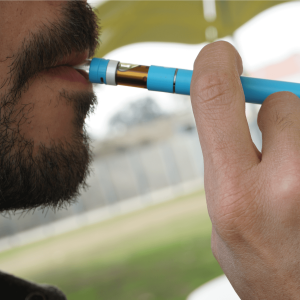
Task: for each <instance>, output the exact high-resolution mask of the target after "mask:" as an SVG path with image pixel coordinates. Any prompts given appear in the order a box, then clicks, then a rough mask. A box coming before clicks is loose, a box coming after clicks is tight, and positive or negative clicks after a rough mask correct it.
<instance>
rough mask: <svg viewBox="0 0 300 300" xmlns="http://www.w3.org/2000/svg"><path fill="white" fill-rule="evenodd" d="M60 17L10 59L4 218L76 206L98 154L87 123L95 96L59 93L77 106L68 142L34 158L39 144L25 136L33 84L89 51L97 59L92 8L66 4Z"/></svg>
mask: <svg viewBox="0 0 300 300" xmlns="http://www.w3.org/2000/svg"><path fill="white" fill-rule="evenodd" d="M59 15H60V18H59V19H57V20H55V21H54V22H52V23H50V24H48V25H47V26H46V25H45V24H43V26H42V27H41V28H40V30H39V31H38V33H30V34H29V35H28V37H27V38H26V39H24V42H23V43H22V47H20V49H18V51H17V54H16V55H13V56H12V57H8V58H7V59H9V60H11V64H10V72H9V73H8V74H10V75H9V77H7V78H6V80H5V81H4V82H3V83H2V84H1V83H0V91H1V88H3V87H5V86H6V87H8V89H7V90H8V92H7V93H6V94H4V95H2V94H0V212H4V211H8V210H13V211H16V210H19V209H20V210H30V209H35V208H37V207H41V208H45V207H50V208H52V209H54V210H56V209H59V208H61V207H65V206H66V205H67V204H71V203H73V202H74V201H75V200H76V197H77V196H78V195H79V191H80V190H81V189H84V188H86V187H87V184H86V179H87V177H88V175H89V166H90V163H91V160H92V153H91V150H90V148H89V138H88V135H87V133H86V129H85V127H84V120H85V117H86V116H87V115H89V113H91V112H93V109H94V106H95V105H96V102H97V101H96V96H95V94H94V93H93V92H72V93H68V92H67V91H66V90H63V91H62V92H60V93H59V98H58V99H59V101H64V102H65V103H68V105H71V107H72V109H73V111H74V114H75V117H74V118H73V121H72V123H73V124H72V125H73V130H72V134H71V136H69V137H68V139H65V140H60V141H51V143H50V145H48V146H46V145H44V144H42V143H41V144H40V145H39V147H38V150H37V151H36V152H34V151H33V149H34V141H33V140H32V139H31V140H30V139H26V138H25V136H24V134H22V133H21V132H22V124H24V123H25V122H26V121H28V118H29V115H28V110H26V109H25V107H24V106H23V107H22V108H20V106H18V103H19V100H20V98H21V97H22V95H23V93H24V92H26V91H27V90H28V89H29V80H31V79H35V78H37V77H38V74H39V73H40V72H41V71H43V70H45V69H46V68H50V67H53V66H55V63H56V62H57V61H59V60H60V59H62V58H63V57H65V56H68V55H70V54H71V53H72V52H74V51H76V52H79V53H80V52H83V51H85V50H86V49H87V48H89V49H90V57H91V56H93V55H94V52H95V49H96V48H97V46H98V45H99V42H98V36H99V26H98V23H97V22H98V19H97V17H96V15H95V13H94V12H93V11H92V9H91V7H90V6H89V5H88V4H86V3H83V2H80V1H69V2H66V3H64V4H63V7H62V8H61V10H60V12H59ZM28 105H30V103H28Z"/></svg>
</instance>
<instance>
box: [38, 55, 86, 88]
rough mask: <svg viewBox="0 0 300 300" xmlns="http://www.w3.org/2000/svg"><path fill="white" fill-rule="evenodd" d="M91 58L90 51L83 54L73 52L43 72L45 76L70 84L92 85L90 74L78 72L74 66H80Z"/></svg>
mask: <svg viewBox="0 0 300 300" xmlns="http://www.w3.org/2000/svg"><path fill="white" fill-rule="evenodd" d="M88 57H89V50H86V51H85V52H82V53H77V52H73V53H71V55H70V56H68V57H64V58H63V59H62V60H60V61H58V62H56V63H55V65H54V66H52V67H50V68H47V69H45V70H44V71H42V74H43V75H48V76H51V77H55V78H59V79H61V80H66V81H69V82H77V83H82V84H85V85H89V84H91V82H90V81H89V74H88V73H87V72H85V71H84V70H76V69H74V68H73V66H76V65H80V64H82V63H84V62H85V61H86V59H87V58H88Z"/></svg>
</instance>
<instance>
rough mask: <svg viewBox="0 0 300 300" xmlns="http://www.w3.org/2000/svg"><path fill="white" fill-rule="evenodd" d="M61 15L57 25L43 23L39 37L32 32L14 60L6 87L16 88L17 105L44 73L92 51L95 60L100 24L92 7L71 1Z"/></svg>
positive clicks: (64, 5) (65, 4) (56, 21)
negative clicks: (67, 58) (76, 54)
mask: <svg viewBox="0 0 300 300" xmlns="http://www.w3.org/2000/svg"><path fill="white" fill-rule="evenodd" d="M57 15H59V16H60V17H59V18H56V19H55V20H54V21H51V22H49V23H47V24H45V23H44V22H43V23H42V25H41V26H40V29H39V31H38V32H37V33H33V32H30V34H29V36H27V37H26V38H25V39H24V40H23V42H22V46H21V47H20V49H18V51H17V54H16V55H15V56H13V57H10V59H12V63H11V64H10V66H9V68H10V71H9V72H8V78H7V82H6V83H8V84H12V88H11V90H10V95H11V96H12V97H13V99H15V101H16V100H17V99H19V98H20V97H21V95H22V93H23V92H25V91H26V90H27V89H28V88H29V81H30V80H31V79H34V78H36V77H37V76H38V74H39V73H40V72H41V71H43V70H45V69H47V68H51V67H54V66H55V64H56V63H57V62H58V61H60V60H62V59H63V58H64V57H68V56H70V55H71V53H74V52H76V53H82V52H84V51H86V50H89V57H92V56H94V54H95V52H96V49H97V47H98V46H99V45H100V42H99V36H100V30H101V27H100V20H99V19H98V17H97V15H96V14H95V12H94V11H93V10H92V8H91V6H90V5H89V4H87V3H84V2H81V1H67V2H65V3H63V4H62V6H61V8H60V13H59V14H57ZM10 104H15V103H10Z"/></svg>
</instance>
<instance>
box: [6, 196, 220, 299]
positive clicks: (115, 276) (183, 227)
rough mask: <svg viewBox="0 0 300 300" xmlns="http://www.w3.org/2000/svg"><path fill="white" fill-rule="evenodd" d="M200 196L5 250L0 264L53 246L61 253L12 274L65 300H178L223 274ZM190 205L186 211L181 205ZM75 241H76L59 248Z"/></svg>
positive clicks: (182, 199) (181, 199) (184, 206)
mask: <svg viewBox="0 0 300 300" xmlns="http://www.w3.org/2000/svg"><path fill="white" fill-rule="evenodd" d="M201 198H202V200H201V201H202V202H203V193H198V194H196V195H193V196H190V197H185V198H180V199H176V200H174V201H171V202H168V203H164V204H161V205H157V206H154V207H151V208H147V209H145V210H143V211H139V212H135V213H132V214H129V215H126V216H122V217H118V218H115V219H113V220H109V221H107V222H103V223H100V224H96V225H93V226H90V227H86V228H83V229H80V230H78V231H74V232H72V233H69V234H64V235H62V236H60V237H55V238H52V239H50V240H49V241H43V242H39V243H36V244H33V245H29V246H26V247H22V248H19V249H14V250H13V251H8V252H6V253H3V254H0V267H1V260H5V261H6V262H7V260H11V263H12V265H13V262H14V260H16V259H20V258H22V253H25V252H32V251H38V252H37V253H39V252H40V251H44V253H46V251H47V249H49V247H54V249H56V248H57V249H59V250H60V251H65V253H64V256H62V257H63V259H61V260H58V261H56V262H53V263H51V262H52V260H50V259H48V257H47V255H51V253H50V254H49V253H48V254H45V264H44V265H43V264H41V263H40V264H39V266H33V268H30V269H28V270H26V269H23V270H22V271H21V270H20V271H18V269H17V268H16V269H15V270H16V272H14V273H15V274H16V273H17V274H16V275H17V276H23V278H24V277H25V278H27V279H30V280H34V281H36V282H41V283H42V282H47V283H50V284H53V285H56V286H58V287H59V288H60V289H62V290H63V291H64V293H65V294H66V295H67V298H68V300H100V299H103V300H118V299H120V300H121V299H122V300H133V299H136V300H154V299H155V300H168V299H170V300H179V299H181V300H184V299H186V297H187V295H188V294H189V293H190V292H191V291H192V290H194V289H195V288H197V287H199V286H200V285H201V284H203V283H205V282H207V281H209V280H210V279H212V278H215V277H216V276H219V275H221V274H222V270H221V268H220V267H219V265H218V263H217V262H216V260H215V259H214V257H213V255H212V253H211V249H210V233H211V224H210V221H209V218H208V215H207V212H206V209H203V208H201V207H200V206H199V207H198V204H197V203H198V199H201ZM199 201H200V200H199ZM195 205H196V206H195ZM189 206H190V207H191V209H188V210H186V211H185V210H184V209H183V208H186V207H189ZM202 206H203V205H202ZM194 207H196V208H197V209H194ZM178 210H179V212H180V213H178ZM181 210H182V213H181ZM167 214H170V216H169V217H167ZM164 215H166V218H164ZM144 220H148V221H147V222H146V221H144ZM130 222H131V223H130ZM132 222H133V223H132ZM128 224H129V225H130V226H131V227H128V228H129V229H128V230H125V231H124V232H120V234H118V228H120V230H122V229H123V230H124V228H125V227H126V226H128ZM135 224H136V227H135ZM116 229H117V230H116ZM105 232H112V238H111V239H105V238H104V233H105ZM88 236H90V237H94V238H92V239H91V238H88ZM101 237H102V238H103V240H101ZM74 239H75V241H76V239H77V240H78V247H73V248H72V249H67V250H66V249H65V248H67V247H66V246H64V247H65V248H63V249H61V248H60V247H61V246H62V245H63V244H62V243H63V242H67V243H66V244H67V245H68V243H71V242H72V241H73V242H74ZM84 239H86V240H85V243H87V242H88V241H91V242H93V244H91V245H92V246H91V247H89V245H88V244H85V245H81V244H80V243H81V242H82V243H83V241H84ZM64 245H65V244H64ZM75 245H76V243H75ZM27 255H28V254H27ZM26 257H27V256H24V259H27V258H26Z"/></svg>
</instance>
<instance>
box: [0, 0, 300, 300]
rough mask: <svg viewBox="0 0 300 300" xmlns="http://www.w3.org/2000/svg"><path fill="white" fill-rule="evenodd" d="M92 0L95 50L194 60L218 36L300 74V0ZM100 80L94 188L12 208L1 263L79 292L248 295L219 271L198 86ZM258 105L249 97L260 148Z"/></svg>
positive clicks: (252, 67) (138, 60) (93, 298)
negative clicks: (153, 88)
mask: <svg viewBox="0 0 300 300" xmlns="http://www.w3.org/2000/svg"><path fill="white" fill-rule="evenodd" d="M88 2H89V3H90V4H91V5H92V6H93V8H94V10H95V12H96V13H97V15H98V16H99V18H100V19H101V26H102V34H101V36H100V40H101V46H100V48H99V51H98V52H97V53H96V57H104V58H108V59H113V60H118V61H121V62H127V63H134V64H143V65H159V66H165V67H176V68H182V69H193V62H194V60H195V58H196V56H197V55H198V53H199V51H200V50H201V49H202V48H203V47H204V46H205V45H206V44H207V43H210V42H213V41H216V40H219V39H220V40H226V41H228V42H230V43H232V44H233V45H234V46H235V47H236V49H237V50H238V51H239V53H240V55H241V57H242V59H243V64H244V74H243V75H245V76H251V77H259V78H266V79H274V80H283V81H293V82H299V81H300V41H299V39H298V30H299V28H300V18H299V15H300V3H299V2H298V1H225V0H223V1H214V0H204V1H200V0H195V1H111V0H107V1H96V0H90V1H88ZM95 92H96V94H97V97H98V107H97V109H96V110H95V113H94V114H93V115H92V116H90V118H89V119H87V121H86V123H87V130H88V133H89V135H90V137H91V138H92V149H93V153H94V162H93V165H92V174H91V176H90V178H89V180H88V183H89V185H90V188H89V189H88V190H86V191H82V193H81V196H80V197H79V199H78V200H77V202H76V203H75V204H73V205H72V206H71V207H69V208H68V209H66V210H61V211H58V212H53V211H50V210H49V211H47V210H45V211H41V210H36V211H35V212H29V213H26V214H25V213H16V214H15V215H10V214H7V215H2V216H1V217H0V269H1V270H3V271H5V272H8V273H13V274H14V275H16V276H19V277H23V278H25V279H29V280H34V281H37V282H40V283H43V282H47V283H49V284H53V285H57V286H58V287H59V288H61V289H62V290H63V291H64V292H65V293H66V294H67V297H68V299H70V300H75V299H76V300H77V299H78V300H79V299H81V300H82V299H85V300H98V299H105V300H117V299H122V300H127V299H128V300H129V299H131V300H132V299H137V300H154V299H155V300H166V299H170V300H171V299H172V300H177V299H178V300H179V299H182V300H184V299H189V300H197V299H202V300H203V299H210V300H213V299H218V300H222V299H223V300H225V299H239V298H238V296H236V295H235V294H234V291H233V289H231V287H230V286H229V284H228V282H226V278H225V277H219V278H217V277H218V276H220V275H222V270H221V268H220V267H219V265H218V263H217V262H216V260H215V259H214V257H213V255H212V253H211V250H210V233H211V225H210V221H209V217H208V214H207V210H206V203H205V193H204V190H203V175H204V174H203V172H204V170H203V157H202V152H201V147H200V144H199V140H198V135H197V130H196V127H195V122H194V117H193V113H192V109H191V103H190V97H189V96H181V95H172V94H164V93H158V92H150V91H147V90H142V89H132V88H128V87H122V86H118V87H112V86H100V85H95ZM259 108H260V105H255V104H246V115H247V120H248V123H249V128H250V131H251V136H252V139H253V141H254V143H255V144H256V146H257V148H258V149H259V150H260V149H261V145H262V141H261V132H260V130H259V129H258V127H257V122H256V119H257V113H258V111H259ZM214 278H217V280H214V281H211V282H210V283H208V284H206V285H204V286H202V285H203V284H205V283H207V282H209V281H210V280H212V279H214ZM199 287H200V288H199ZM193 291H194V292H193Z"/></svg>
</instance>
